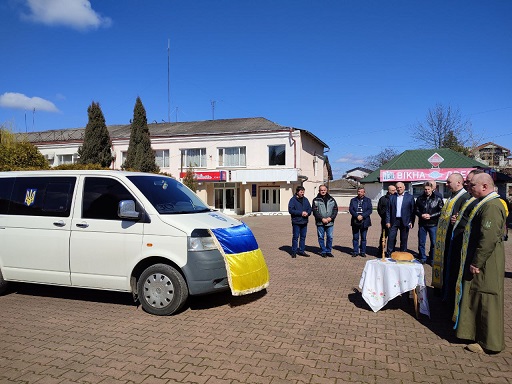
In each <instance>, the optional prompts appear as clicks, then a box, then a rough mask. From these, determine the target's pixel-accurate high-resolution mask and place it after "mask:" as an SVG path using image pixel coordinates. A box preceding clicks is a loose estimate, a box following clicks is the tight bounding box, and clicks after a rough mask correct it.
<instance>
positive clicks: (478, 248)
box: [454, 173, 506, 353]
mask: <svg viewBox="0 0 512 384" xmlns="http://www.w3.org/2000/svg"><path fill="white" fill-rule="evenodd" d="M467 187H468V188H469V190H470V191H471V195H472V196H473V197H474V198H475V201H476V202H477V203H476V205H475V206H474V208H473V209H472V210H471V213H470V214H469V217H468V221H467V223H466V225H465V228H464V240H463V244H462V250H461V268H460V271H459V276H458V280H457V287H456V289H457V298H456V301H455V311H454V320H455V321H456V324H455V328H456V335H457V337H458V338H460V339H465V340H472V341H475V343H472V344H468V345H467V346H466V349H468V350H469V351H471V352H476V353H484V352H487V353H498V352H500V351H502V350H503V349H505V335H504V276H505V250H504V246H503V225H504V223H505V219H506V216H505V209H504V208H503V204H502V203H501V201H500V199H499V195H498V194H497V193H496V192H494V182H493V180H492V177H491V176H490V175H488V174H486V173H481V174H477V175H474V177H473V178H472V180H471V182H469V183H468V185H467Z"/></svg>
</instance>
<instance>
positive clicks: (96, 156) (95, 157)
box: [78, 101, 114, 168]
mask: <svg viewBox="0 0 512 384" xmlns="http://www.w3.org/2000/svg"><path fill="white" fill-rule="evenodd" d="M87 114H88V115H89V121H88V123H87V126H86V127H85V135H84V143H83V145H82V146H81V147H80V148H79V149H78V155H79V156H80V159H79V160H78V162H79V163H80V164H100V165H101V166H102V167H104V168H108V167H110V164H111V163H112V160H113V159H114V157H113V156H112V142H111V141H110V135H109V133H108V130H107V125H106V124H105V117H104V116H103V112H102V111H101V107H100V104H99V103H95V102H94V101H93V102H92V104H91V105H90V106H89V108H87Z"/></svg>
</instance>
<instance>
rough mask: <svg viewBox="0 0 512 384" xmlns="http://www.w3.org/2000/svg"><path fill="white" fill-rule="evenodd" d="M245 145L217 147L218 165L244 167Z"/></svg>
mask: <svg viewBox="0 0 512 384" xmlns="http://www.w3.org/2000/svg"><path fill="white" fill-rule="evenodd" d="M245 165H246V164H245V147H231V148H219V167H245Z"/></svg>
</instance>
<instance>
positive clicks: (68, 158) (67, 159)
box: [58, 155, 75, 164]
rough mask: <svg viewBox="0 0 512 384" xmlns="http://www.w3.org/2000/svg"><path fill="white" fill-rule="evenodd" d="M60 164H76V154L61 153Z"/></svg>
mask: <svg viewBox="0 0 512 384" xmlns="http://www.w3.org/2000/svg"><path fill="white" fill-rule="evenodd" d="M58 158H59V164H74V163H75V156H74V155H59V157H58Z"/></svg>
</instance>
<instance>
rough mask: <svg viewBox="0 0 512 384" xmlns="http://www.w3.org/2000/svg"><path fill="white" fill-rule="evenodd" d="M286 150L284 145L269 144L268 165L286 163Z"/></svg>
mask: <svg viewBox="0 0 512 384" xmlns="http://www.w3.org/2000/svg"><path fill="white" fill-rule="evenodd" d="M285 154H286V150H285V146H284V145H269V147H268V165H286V161H285V160H286V158H285Z"/></svg>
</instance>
